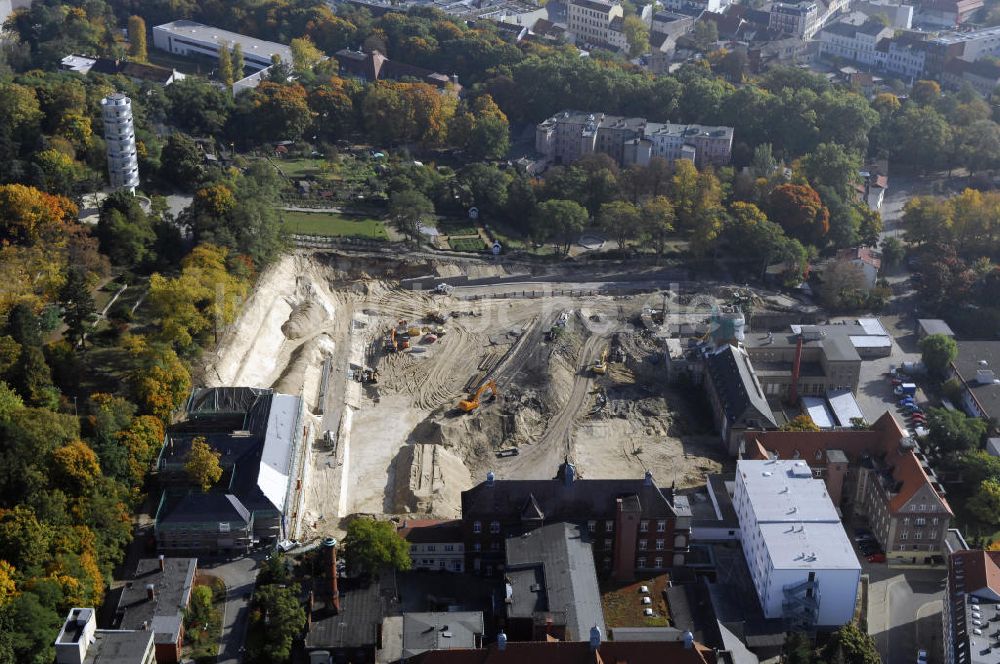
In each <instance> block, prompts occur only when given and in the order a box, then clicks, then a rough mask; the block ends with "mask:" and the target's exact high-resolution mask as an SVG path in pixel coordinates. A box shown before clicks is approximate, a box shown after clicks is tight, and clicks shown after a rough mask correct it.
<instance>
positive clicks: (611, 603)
mask: <svg viewBox="0 0 1000 664" xmlns="http://www.w3.org/2000/svg"><path fill="white" fill-rule="evenodd" d="M669 581H670V577H669V575H667V574H661V575H659V576H654V577H651V578H647V579H641V580H639V581H636V582H635V583H630V584H627V585H621V584H617V583H614V582H606V583H603V584H601V605H602V606H603V608H604V622H605V623H607V626H608V627H610V628H614V627H668V626H669V625H670V613H669V611H668V610H667V602H666V600H665V599H664V595H663V593H664V591H665V590H666V588H667V583H668V582H669ZM639 586H647V587H648V588H649V594H648V595H646V594H644V593H640V592H639ZM643 597H649V598H650V599H651V600H652V604H642V598H643ZM645 608H651V609H653V613H654V615H653V616H652V617H647V616H645V615H643V613H642V610H643V609H645Z"/></svg>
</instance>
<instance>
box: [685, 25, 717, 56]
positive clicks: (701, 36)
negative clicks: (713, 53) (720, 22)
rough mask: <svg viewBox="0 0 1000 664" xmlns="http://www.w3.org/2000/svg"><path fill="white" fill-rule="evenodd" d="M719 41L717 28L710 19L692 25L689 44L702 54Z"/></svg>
mask: <svg viewBox="0 0 1000 664" xmlns="http://www.w3.org/2000/svg"><path fill="white" fill-rule="evenodd" d="M717 41H719V27H718V26H717V25H716V24H715V21H713V20H711V19H702V20H700V21H697V22H696V23H695V24H694V30H692V32H691V42H692V43H693V44H694V47H695V48H696V49H697V50H699V51H701V52H702V53H707V52H708V51H710V50H711V49H712V47H713V46H714V45H715V42H717Z"/></svg>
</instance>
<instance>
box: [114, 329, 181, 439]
mask: <svg viewBox="0 0 1000 664" xmlns="http://www.w3.org/2000/svg"><path fill="white" fill-rule="evenodd" d="M122 345H123V346H124V347H125V348H126V349H127V350H128V352H129V355H130V360H131V362H132V364H133V368H132V369H131V370H130V371H129V374H128V377H129V382H130V383H131V386H132V390H133V393H134V394H135V399H136V401H137V403H138V404H139V406H140V407H141V408H142V410H143V411H144V412H146V413H149V414H151V415H154V416H156V417H158V418H159V419H160V420H162V421H164V422H168V421H170V414H171V413H172V412H173V411H174V409H176V408H177V407H178V406H180V405H181V404H182V403H183V402H184V399H186V398H187V397H188V395H189V393H190V392H191V374H190V373H189V372H188V370H187V367H185V366H184V363H183V362H181V360H180V358H179V357H178V356H177V353H176V352H175V351H174V349H173V348H171V347H170V346H169V345H166V344H162V343H155V342H153V343H151V342H149V341H147V340H146V339H145V338H143V337H139V336H128V337H127V338H125V339H123V342H122Z"/></svg>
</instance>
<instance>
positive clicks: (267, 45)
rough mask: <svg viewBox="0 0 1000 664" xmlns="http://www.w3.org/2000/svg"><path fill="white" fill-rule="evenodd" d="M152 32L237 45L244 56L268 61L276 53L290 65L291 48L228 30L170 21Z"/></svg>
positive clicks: (204, 41)
mask: <svg viewBox="0 0 1000 664" xmlns="http://www.w3.org/2000/svg"><path fill="white" fill-rule="evenodd" d="M153 30H162V31H163V32H169V33H170V34H172V35H176V36H178V37H184V38H187V39H191V40H192V41H196V42H202V43H208V44H215V45H216V46H218V45H219V44H222V43H226V44H229V46H230V47H232V46H233V45H234V44H239V45H240V46H241V47H242V48H243V54H244V55H250V54H252V55H255V56H257V57H263V58H268V59H269V58H270V57H271V56H272V55H274V54H275V53H277V54H278V55H280V56H281V61H282V62H284V63H286V64H291V63H292V48H291V47H290V46H286V45H284V44H279V43H277V42H271V41H266V40H264V39H257V38H256V37H248V36H247V35H241V34H240V33H238V32H230V31H229V30H223V29H222V28H216V27H213V26H210V25H205V24H203V23H198V22H197V21H188V20H186V19H182V20H178V21H171V22H170V23H164V24H162V25H157V26H155V27H154V28H153Z"/></svg>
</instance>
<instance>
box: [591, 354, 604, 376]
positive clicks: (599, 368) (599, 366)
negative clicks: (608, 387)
mask: <svg viewBox="0 0 1000 664" xmlns="http://www.w3.org/2000/svg"><path fill="white" fill-rule="evenodd" d="M591 369H592V370H593V371H594V373H595V374H598V375H600V376H603V375H604V374H606V373H608V349H607V348H605V349H604V352H603V353H601V359H599V360H598V361H596V362H594V364H593V366H592V367H591Z"/></svg>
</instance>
